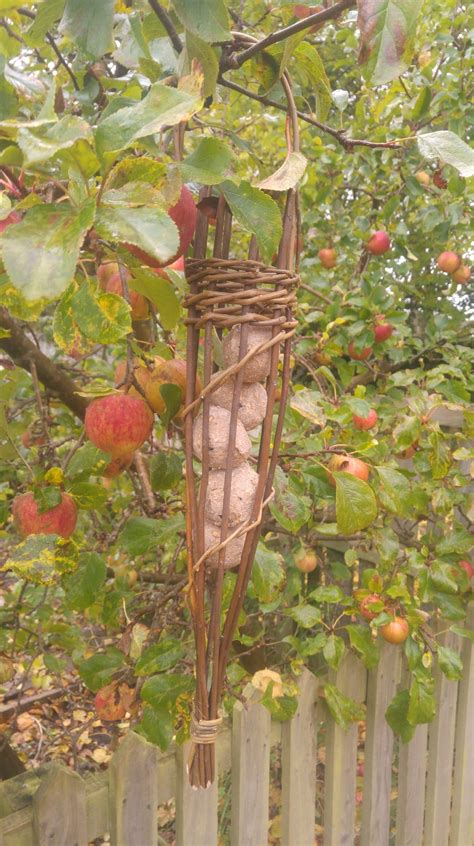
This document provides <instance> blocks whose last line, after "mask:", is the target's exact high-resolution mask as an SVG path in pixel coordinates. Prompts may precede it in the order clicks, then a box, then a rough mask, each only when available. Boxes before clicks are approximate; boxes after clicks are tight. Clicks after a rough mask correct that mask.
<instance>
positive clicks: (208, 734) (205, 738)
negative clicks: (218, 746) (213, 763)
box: [190, 714, 222, 745]
mask: <svg viewBox="0 0 474 846" xmlns="http://www.w3.org/2000/svg"><path fill="white" fill-rule="evenodd" d="M221 725H222V717H217V719H215V720H198V719H197V718H196V717H195V715H194V714H193V715H192V717H191V729H190V735H191V740H192V742H193V743H196V744H201V745H208V744H211V743H215V742H216V740H217V735H218V733H219V728H220V726H221Z"/></svg>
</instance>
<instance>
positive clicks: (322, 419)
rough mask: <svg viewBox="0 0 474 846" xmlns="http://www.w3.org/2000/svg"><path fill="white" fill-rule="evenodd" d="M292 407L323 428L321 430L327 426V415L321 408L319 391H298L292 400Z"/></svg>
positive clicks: (307, 389) (308, 389)
mask: <svg viewBox="0 0 474 846" xmlns="http://www.w3.org/2000/svg"><path fill="white" fill-rule="evenodd" d="M290 406H291V408H292V409H294V411H297V412H298V414H301V416H302V417H304V418H305V419H306V420H309V421H310V422H311V423H314V425H315V426H321V428H322V427H323V426H325V424H326V414H325V413H324V411H323V409H322V407H321V394H320V393H319V391H312V390H310V388H303V390H302V391H296V392H295V393H294V394H293V396H292V397H291V399H290Z"/></svg>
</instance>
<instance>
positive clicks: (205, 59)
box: [181, 30, 219, 98]
mask: <svg viewBox="0 0 474 846" xmlns="http://www.w3.org/2000/svg"><path fill="white" fill-rule="evenodd" d="M181 55H182V54H181ZM186 58H187V63H188V66H189V67H190V68H191V67H192V64H193V59H194V60H196V61H197V62H198V63H199V66H200V69H201V71H202V73H203V74H204V82H203V86H202V96H203V97H205V98H206V97H212V96H213V95H214V92H215V90H216V83H217V77H218V76H219V49H218V48H216V47H212V46H211V45H210V44H208V43H207V42H206V41H203V40H202V39H201V38H198V37H197V36H196V35H193V34H192V32H190V31H189V30H188V31H187V32H186Z"/></svg>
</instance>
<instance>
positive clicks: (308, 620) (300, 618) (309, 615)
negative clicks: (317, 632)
mask: <svg viewBox="0 0 474 846" xmlns="http://www.w3.org/2000/svg"><path fill="white" fill-rule="evenodd" d="M286 613H287V615H288V617H291V619H292V620H294V621H295V623H297V624H298V626H301V627H302V628H303V629H311V628H313V626H316V625H317V623H320V622H321V611H320V610H319V608H315V607H314V605H296V606H295V607H294V608H289V609H288V611H287V612H286Z"/></svg>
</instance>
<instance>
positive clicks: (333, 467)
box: [327, 455, 370, 485]
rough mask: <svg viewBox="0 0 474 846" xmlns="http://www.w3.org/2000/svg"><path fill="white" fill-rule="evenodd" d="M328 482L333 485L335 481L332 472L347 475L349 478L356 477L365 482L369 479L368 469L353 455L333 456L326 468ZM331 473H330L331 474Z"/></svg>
mask: <svg viewBox="0 0 474 846" xmlns="http://www.w3.org/2000/svg"><path fill="white" fill-rule="evenodd" d="M327 471H328V476H329V482H330V483H331V485H335V484H336V481H335V479H334V476H333V475H332V473H333V472H339V473H349V474H350V475H351V476H356V477H357V478H358V479H362V481H363V482H367V481H368V478H369V472H370V471H369V467H368V465H367V464H365V462H364V461H361V460H360V458H355V457H354V456H353V455H333V456H332V458H331V460H330V461H329V463H328V466H327ZM331 471H332V472H331Z"/></svg>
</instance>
